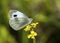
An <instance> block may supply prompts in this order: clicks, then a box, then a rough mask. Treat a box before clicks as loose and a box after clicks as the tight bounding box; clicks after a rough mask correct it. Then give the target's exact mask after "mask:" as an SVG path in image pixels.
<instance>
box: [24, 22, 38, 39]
mask: <svg viewBox="0 0 60 43" xmlns="http://www.w3.org/2000/svg"><path fill="white" fill-rule="evenodd" d="M37 24H38V22H36V23H31V24H29V25H27V26H26V28H25V29H24V30H25V31H29V32H30V34H29V35H28V38H31V39H35V36H37V33H36V32H35V31H34V29H35V28H36V26H37Z"/></svg>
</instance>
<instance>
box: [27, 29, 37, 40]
mask: <svg viewBox="0 0 60 43" xmlns="http://www.w3.org/2000/svg"><path fill="white" fill-rule="evenodd" d="M35 36H37V33H36V32H35V31H33V30H32V31H31V32H30V34H29V35H28V38H31V39H35Z"/></svg>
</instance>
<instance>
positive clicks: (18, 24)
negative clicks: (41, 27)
mask: <svg viewBox="0 0 60 43" xmlns="http://www.w3.org/2000/svg"><path fill="white" fill-rule="evenodd" d="M32 20H33V19H32V18H28V17H27V16H26V15H25V14H23V13H22V12H20V11H17V10H10V11H9V25H10V26H11V27H12V29H14V30H16V31H17V30H20V29H22V28H24V27H25V26H27V25H28V24H30V23H31V22H32Z"/></svg>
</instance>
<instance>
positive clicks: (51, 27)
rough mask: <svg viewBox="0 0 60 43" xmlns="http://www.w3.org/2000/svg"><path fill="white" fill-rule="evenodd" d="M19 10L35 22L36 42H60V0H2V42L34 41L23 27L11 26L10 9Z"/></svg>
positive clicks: (0, 38)
mask: <svg viewBox="0 0 60 43" xmlns="http://www.w3.org/2000/svg"><path fill="white" fill-rule="evenodd" d="M11 9H14V10H19V11H21V12H23V13H24V14H26V15H27V16H28V17H30V18H33V21H34V22H39V24H38V26H37V28H36V29H35V30H36V32H37V33H38V36H37V37H36V43H60V0H0V43H33V41H32V39H28V38H27V34H28V33H27V32H25V31H24V30H23V29H21V30H19V31H14V30H13V29H12V28H11V27H10V26H9V14H8V12H9V10H11Z"/></svg>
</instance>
